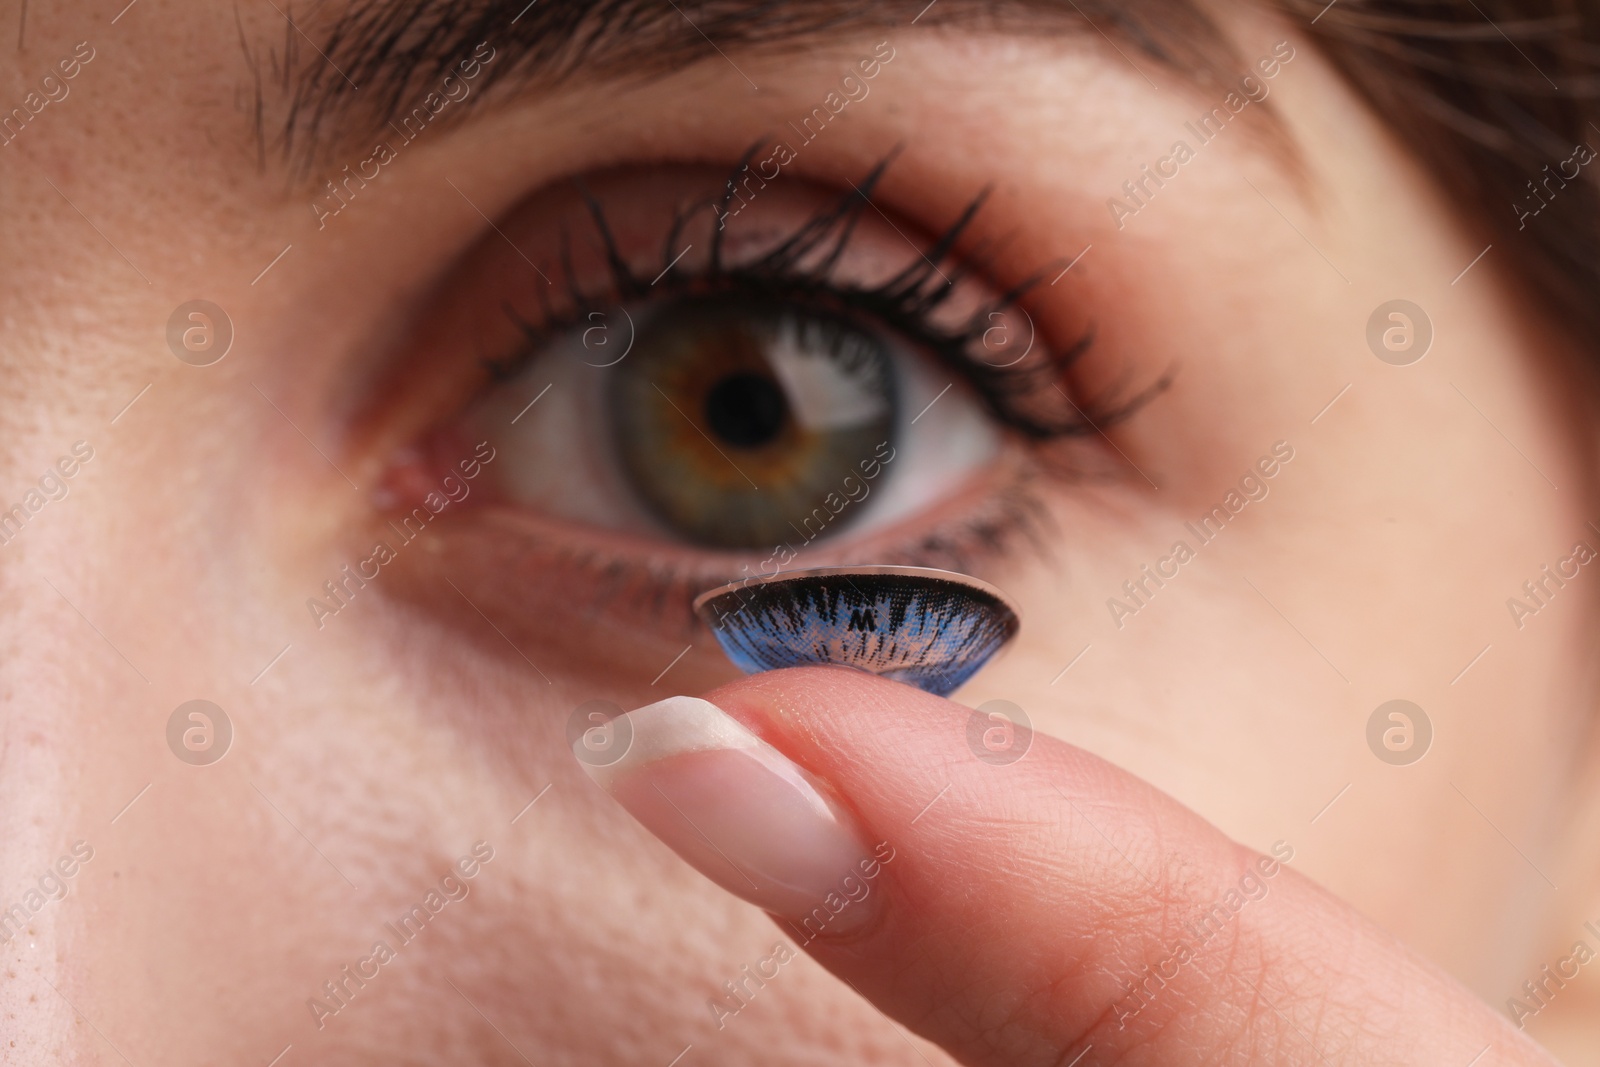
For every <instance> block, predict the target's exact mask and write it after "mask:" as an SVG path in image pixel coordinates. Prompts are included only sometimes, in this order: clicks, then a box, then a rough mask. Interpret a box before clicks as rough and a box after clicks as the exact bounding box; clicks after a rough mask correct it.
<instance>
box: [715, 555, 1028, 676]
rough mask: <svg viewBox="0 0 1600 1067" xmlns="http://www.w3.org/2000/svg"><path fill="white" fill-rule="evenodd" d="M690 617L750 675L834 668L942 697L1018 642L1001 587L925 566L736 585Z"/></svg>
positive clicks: (805, 574)
mask: <svg viewBox="0 0 1600 1067" xmlns="http://www.w3.org/2000/svg"><path fill="white" fill-rule="evenodd" d="M694 608H695V611H696V613H697V614H698V615H699V616H700V618H701V619H703V620H704V621H705V622H706V624H707V625H709V626H710V627H711V630H712V632H713V633H715V634H716V635H717V641H718V642H719V643H720V644H721V645H722V649H723V651H724V652H726V653H727V654H728V658H729V659H731V660H732V661H733V662H734V665H735V666H737V667H738V668H739V669H740V670H742V671H745V672H747V673H752V674H753V673H755V672H756V671H770V670H776V669H778V668H780V667H801V666H808V665H816V664H834V665H837V666H842V667H855V668H857V669H859V670H863V671H867V672H869V673H871V674H877V675H881V676H883V677H885V678H892V679H894V680H895V681H899V682H905V683H907V684H909V685H914V686H916V687H917V688H918V689H923V690H926V691H927V692H929V693H935V694H937V695H939V696H944V695H946V694H948V693H951V692H953V691H954V690H955V689H957V688H958V687H959V686H960V685H961V683H963V682H965V681H966V680H967V679H968V678H970V677H972V675H974V674H975V673H977V671H978V669H979V668H981V667H982V666H983V665H984V664H985V663H987V662H988V661H989V659H990V657H992V656H993V655H994V654H995V653H996V652H997V651H999V650H1000V647H1001V646H1002V645H1004V644H1005V643H1006V642H1007V641H1009V640H1011V638H1012V637H1014V636H1016V633H1017V628H1018V626H1019V625H1020V622H1019V620H1018V618H1017V612H1016V609H1015V608H1013V607H1012V606H1011V604H1010V602H1009V601H1008V600H1007V599H1006V597H1005V595H1004V594H1002V593H1001V592H1000V591H999V590H998V589H995V588H994V587H993V586H991V585H988V584H987V583H984V582H980V581H978V580H977V579H976V578H970V577H968V576H967V575H964V574H957V573H955V572H954V571H942V570H934V569H932V568H927V567H865V568H856V569H850V568H829V569H825V570H809V571H796V572H793V573H790V574H780V575H776V576H773V577H770V578H754V579H750V580H747V581H740V582H734V583H732V584H731V585H725V586H722V587H720V588H717V589H712V590H710V591H709V592H706V593H702V594H701V595H700V596H699V597H697V598H696V599H695V602H694Z"/></svg>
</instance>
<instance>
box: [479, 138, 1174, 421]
mask: <svg viewBox="0 0 1600 1067" xmlns="http://www.w3.org/2000/svg"><path fill="white" fill-rule="evenodd" d="M760 148H761V146H760V145H757V146H755V147H754V148H752V149H751V150H750V151H749V152H747V153H746V156H745V158H744V160H743V161H742V162H741V164H740V166H738V167H736V168H735V169H734V170H733V172H732V175H731V176H730V177H729V178H728V179H727V180H726V182H725V183H724V188H723V190H722V192H721V193H720V195H718V196H709V197H708V196H702V197H700V198H698V199H693V200H691V201H690V202H689V203H688V204H687V206H679V207H678V208H676V209H675V210H674V211H673V215H672V218H671V221H670V224H669V225H667V226H666V227H665V235H664V238H663V239H662V242H661V246H660V252H659V254H658V255H657V256H655V257H653V258H652V259H650V260H648V261H646V262H644V263H643V264H639V263H638V258H637V256H630V255H629V254H628V250H627V249H624V248H623V247H621V246H620V244H619V242H618V240H617V237H616V236H615V229H614V227H613V225H612V223H611V221H610V218H609V211H608V208H607V206H606V204H605V203H604V201H603V200H602V198H601V197H600V196H597V195H595V194H594V193H592V192H591V191H590V190H589V189H588V188H587V187H585V186H583V185H582V184H581V183H580V184H579V185H578V191H579V193H580V195H581V197H582V200H583V204H584V207H585V210H586V212H587V215H588V225H587V227H585V228H586V229H587V230H588V231H590V236H592V237H593V239H594V240H595V241H597V242H598V243H599V245H600V249H601V252H602V255H603V260H604V263H605V267H606V280H605V285H604V287H603V288H602V289H601V290H599V291H591V289H590V288H589V287H586V285H585V284H584V283H583V281H582V280H581V279H580V278H579V274H578V271H577V270H576V269H575V268H574V266H573V249H572V243H571V242H572V238H571V230H570V229H569V228H568V227H565V226H564V227H563V228H562V238H561V243H562V249H561V255H560V262H561V267H560V270H559V272H557V273H556V277H558V278H559V279H560V281H559V282H558V283H557V284H558V285H559V289H558V290H557V291H556V292H555V293H554V295H553V294H552V287H551V286H541V285H533V286H531V291H532V295H533V297H534V298H535V300H536V302H537V303H538V305H539V310H538V312H537V314H533V315H526V316H525V315H524V314H523V313H522V312H521V311H519V310H518V309H517V307H516V306H515V305H514V304H513V305H512V306H509V307H508V308H507V312H508V314H510V315H511V316H512V318H513V320H514V321H515V323H516V325H517V327H518V329H519V330H520V331H521V333H522V335H523V343H522V344H521V345H520V346H518V349H517V351H516V352H514V353H513V354H511V355H510V356H508V357H505V358H502V359H498V360H488V361H486V362H487V363H488V366H489V369H490V372H491V374H492V376H493V378H494V379H495V380H496V381H505V380H508V379H510V378H512V377H515V376H516V375H517V374H519V373H520V372H521V371H523V370H524V369H526V368H527V367H528V366H529V365H530V364H533V363H534V362H536V361H537V360H539V359H540V358H542V356H543V353H544V352H545V351H546V350H547V349H548V348H550V346H551V345H552V344H554V343H556V342H557V341H558V340H559V339H560V338H561V337H562V336H563V335H567V334H571V333H573V332H575V331H576V332H578V333H580V334H581V333H583V332H584V331H585V330H592V329H593V324H594V323H595V322H597V321H610V320H614V319H615V316H616V312H617V309H618V307H619V306H621V307H625V306H628V305H629V304H638V303H640V302H643V301H649V302H651V303H654V304H657V305H663V304H667V305H670V304H671V303H672V302H674V301H676V300H680V299H684V298H693V299H700V300H704V299H708V298H721V299H726V300H728V301H733V302H742V303H750V304H758V305H763V306H779V305H789V306H797V307H804V308H812V309H816V310H817V311H819V312H822V313H826V314H830V315H833V316H836V317H839V318H841V319H844V320H847V321H854V322H856V323H858V324H860V325H862V326H870V327H876V328H878V329H881V330H886V331H889V332H891V333H893V334H894V335H895V336H897V337H898V338H900V339H902V340H903V341H905V342H906V343H907V344H909V345H910V346H912V347H915V348H916V349H918V350H919V351H921V352H922V353H924V358H930V359H931V360H932V361H933V362H934V363H936V364H937V365H938V366H940V367H942V368H944V369H946V370H948V371H950V372H952V373H954V374H956V375H958V376H959V377H960V379H961V380H962V381H963V382H964V383H965V384H966V385H967V386H968V387H969V388H970V389H971V390H972V391H973V392H974V393H975V394H976V396H977V397H978V398H979V399H980V401H981V402H982V403H983V405H984V407H985V408H986V409H987V410H988V411H989V413H990V414H991V415H992V416H993V417H994V418H995V419H996V420H997V421H998V422H999V423H1000V424H1001V425H1002V426H1004V427H1006V428H1007V429H1009V430H1011V431H1012V432H1013V433H1015V434H1017V435H1018V436H1020V437H1022V438H1024V439H1027V440H1030V441H1036V442H1046V441H1051V440H1055V439H1059V438H1063V437H1074V436H1088V435H1093V434H1097V433H1099V432H1100V430H1101V429H1103V428H1104V427H1106V426H1109V425H1114V424H1116V423H1117V422H1119V421H1121V420H1123V419H1125V418H1127V417H1128V415H1130V414H1132V413H1133V411H1135V410H1136V409H1137V408H1138V407H1139V406H1141V405H1142V404H1143V403H1144V402H1145V400H1147V399H1149V397H1150V396H1151V395H1153V393H1154V391H1155V390H1154V389H1150V390H1145V391H1142V392H1140V393H1137V394H1135V395H1132V396H1127V397H1124V398H1122V399H1120V400H1118V399H1115V398H1112V399H1101V400H1089V399H1084V400H1082V401H1081V402H1074V401H1072V400H1070V399H1068V398H1067V396H1065V395H1064V394H1063V393H1061V392H1060V391H1058V389H1056V388H1052V386H1054V385H1058V384H1059V383H1061V382H1063V381H1065V378H1066V375H1067V373H1068V371H1069V370H1070V368H1071V367H1072V366H1073V364H1074V363H1076V362H1077V361H1078V360H1079V359H1081V358H1083V357H1084V356H1086V355H1087V354H1088V352H1089V350H1090V348H1091V346H1092V344H1093V336H1092V333H1089V334H1084V335H1082V336H1079V337H1076V338H1074V339H1073V340H1071V341H1069V342H1067V343H1065V344H1057V343H1054V342H1052V341H1050V340H1049V339H1047V338H1044V337H1040V336H1037V332H1036V331H1035V330H1034V328H1033V325H1032V320H1031V318H1030V317H1029V316H1028V315H1027V314H1026V313H1025V312H1024V311H1023V310H1022V308H1021V303H1020V302H1021V301H1022V299H1023V298H1024V297H1025V296H1027V295H1028V294H1029V293H1030V292H1031V291H1033V290H1034V289H1035V288H1037V287H1038V286H1039V285H1041V284H1042V283H1043V282H1044V281H1045V279H1047V278H1048V277H1050V276H1051V274H1052V273H1053V271H1054V269H1056V268H1059V267H1061V266H1064V265H1065V264H1064V263H1058V264H1054V265H1053V266H1051V265H1047V266H1046V267H1045V268H1042V269H1040V270H1039V271H1037V272H1035V273H1034V274H1032V275H1030V276H1029V277H1027V278H1026V279H1024V280H1023V281H1022V282H1020V283H1019V284H1017V285H1014V286H1012V287H1010V288H1009V289H1007V290H1005V291H1003V292H998V293H995V294H993V295H990V296H988V297H987V298H983V299H975V298H974V296H973V292H972V290H973V289H974V288H975V287H980V286H981V285H982V284H983V279H984V278H985V277H987V276H988V275H989V274H990V273H991V271H990V266H991V263H990V262H989V260H990V258H991V257H992V256H993V254H994V253H995V252H996V248H995V247H994V246H993V245H992V244H979V245H978V247H976V248H974V249H972V250H971V251H970V252H969V253H966V254H963V255H959V256H958V255H957V254H956V252H955V250H956V249H957V247H958V246H959V245H960V243H961V242H962V241H963V239H964V238H965V237H966V236H967V234H968V232H969V231H970V230H971V228H972V226H973V223H974V221H975V220H976V219H977V217H978V215H979V213H980V212H981V211H982V209H983V206H984V203H985V201H986V200H987V197H988V194H987V192H980V193H979V194H978V195H976V196H975V197H974V198H973V199H972V200H971V201H970V202H969V203H968V204H967V207H966V208H965V209H964V210H963V211H962V212H961V214H960V215H959V216H958V217H957V218H956V219H955V221H954V222H952V223H951V224H950V225H949V226H948V227H946V229H945V230H944V231H943V232H942V233H940V234H938V235H936V236H935V237H933V238H932V239H931V240H930V241H929V242H928V243H927V244H926V246H924V247H920V248H916V247H913V248H911V249H908V250H907V254H906V256H905V258H904V262H903V265H902V266H901V267H900V269H898V270H896V271H893V272H892V273H890V274H889V275H888V276H887V277H885V278H883V279H881V280H878V281H876V282H875V283H872V284H863V283H861V282H859V281H856V280H852V279H850V278H849V277H847V274H848V272H847V271H845V270H843V269H842V265H843V264H844V263H845V262H847V256H848V255H849V254H850V252H851V251H852V244H853V242H855V241H856V240H857V238H858V236H859V233H860V231H861V229H862V228H863V224H864V222H871V221H872V220H873V219H874V218H875V217H876V215H877V208H876V205H875V204H874V202H873V201H872V199H871V198H872V196H873V194H874V193H875V192H877V190H878V187H879V185H880V184H881V182H882V179H883V177H884V175H885V173H886V172H887V170H888V169H889V167H890V166H891V165H892V163H893V161H894V156H893V155H891V156H889V157H888V158H885V159H884V160H882V161H881V162H880V163H878V164H877V166H876V167H874V168H873V169H872V170H871V171H870V172H869V173H868V174H867V175H866V176H865V177H863V178H862V179H861V180H860V181H859V182H857V183H854V185H853V186H852V188H851V190H850V191H849V192H846V193H840V194H837V195H835V196H834V197H832V198H829V199H826V200H823V201H822V202H821V203H819V204H818V205H817V206H816V207H815V208H814V210H813V213H812V214H811V215H810V216H809V217H804V218H802V219H800V220H799V221H798V222H796V221H794V220H792V219H791V220H789V221H787V222H786V223H784V225H785V226H786V227H787V230H786V231H779V233H778V234H777V235H776V236H775V237H771V238H769V239H768V240H767V241H766V242H765V244H767V246H768V247H766V248H765V250H764V251H762V252H761V253H760V254H758V255H754V256H749V257H739V256H736V255H733V254H731V253H730V242H729V239H728V235H729V232H730V231H728V230H726V229H725V228H724V226H723V223H724V222H725V221H726V220H727V219H728V218H729V217H730V216H729V204H730V203H731V201H732V198H733V196H734V193H735V184H734V178H735V177H737V176H738V174H739V173H740V171H741V170H742V169H743V167H744V166H745V165H747V164H748V161H749V160H750V159H751V158H754V156H755V155H756V154H758V153H759V151H760ZM797 181H798V179H797ZM712 223H715V225H712ZM697 230H698V231H701V233H700V237H701V240H703V241H704V242H705V243H706V244H707V245H708V246H709V247H708V249H707V251H706V254H705V255H704V256H703V257H694V258H690V259H686V258H685V256H684V255H683V252H684V251H685V250H686V249H685V243H686V236H685V235H686V234H690V233H692V232H695V231H697ZM695 243H697V242H689V243H688V246H689V247H690V248H692V247H694V245H695ZM592 285H593V283H592V282H591V283H590V286H592ZM1157 388H1159V386H1158V387H1157Z"/></svg>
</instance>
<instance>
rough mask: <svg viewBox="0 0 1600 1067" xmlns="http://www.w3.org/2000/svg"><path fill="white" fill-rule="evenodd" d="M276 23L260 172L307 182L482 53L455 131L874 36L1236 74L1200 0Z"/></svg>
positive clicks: (360, 9) (771, 5)
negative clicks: (1005, 37) (1076, 52)
mask: <svg viewBox="0 0 1600 1067" xmlns="http://www.w3.org/2000/svg"><path fill="white" fill-rule="evenodd" d="M274 7H277V5H274ZM277 10H278V12H279V13H280V14H282V15H283V17H284V21H285V25H284V34H285V36H284V41H283V45H282V47H281V52H272V53H270V54H269V55H270V59H271V67H272V68H273V70H274V72H275V74H276V75H277V78H276V79H275V81H276V84H275V85H268V84H267V83H266V82H265V80H264V79H263V77H262V68H261V60H262V56H261V55H260V53H259V52H258V51H256V50H253V49H252V48H251V47H250V44H249V41H248V39H247V38H246V37H245V34H244V31H243V28H242V26H241V29H240V41H241V45H242V46H243V47H244V50H245V54H246V59H247V62H249V64H250V66H251V68H252V73H253V74H254V90H255V107H254V109H253V114H254V120H255V132H256V140H257V147H258V154H259V156H260V162H261V164H262V166H263V167H265V165H266V163H267V160H268V157H269V156H270V155H274V154H276V155H278V156H280V157H281V158H282V160H283V161H284V162H286V163H287V164H288V166H289V167H290V170H291V172H292V173H295V174H297V175H299V176H302V177H303V176H305V175H306V174H309V172H310V171H311V170H312V169H313V168H314V167H315V166H316V164H317V163H318V162H319V161H321V160H323V159H326V158H327V157H328V155H329V154H330V153H331V152H333V151H335V150H337V149H340V148H344V147H347V146H351V145H354V144H359V143H361V142H362V141H365V140H369V139H370V138H371V137H373V136H384V135H385V134H384V132H383V131H385V130H386V129H389V128H392V127H391V126H390V124H391V123H392V122H393V121H394V120H395V119H396V118H397V117H399V116H401V115H405V114H408V113H410V112H411V111H412V109H413V108H414V107H415V106H416V105H417V104H418V103H420V102H421V100H422V98H424V97H425V96H426V94H427V93H428V92H429V91H430V90H433V91H437V87H438V86H439V85H441V84H442V83H443V81H444V79H445V78H447V77H451V76H452V75H454V76H456V77H457V79H458V80H459V77H460V71H461V64H462V63H463V62H466V61H469V60H470V59H471V57H472V56H473V53H474V50H475V49H477V48H478V47H479V46H480V45H481V44H487V45H488V46H489V47H490V48H492V49H493V50H494V56H495V60H494V62H492V63H488V64H484V65H483V66H482V68H481V71H480V75H479V77H477V79H476V81H477V84H476V85H474V86H473V87H472V92H471V93H470V94H469V95H467V96H466V98H465V99H464V100H463V101H462V103H463V105H466V106H463V107H457V108H454V114H453V116H452V121H457V120H459V118H460V116H461V115H462V114H464V113H465V112H466V111H467V110H469V109H470V108H476V107H478V106H480V105H479V101H481V100H482V99H483V97H484V96H485V95H487V94H485V93H484V92H483V90H485V89H487V88H488V87H489V86H490V85H493V84H506V85H508V86H515V87H517V88H519V89H521V90H525V91H527V90H536V89H539V88H552V87H555V86H558V85H571V84H580V83H581V82H582V81H583V80H595V81H618V80H620V81H636V82H648V81H651V80H654V79H658V78H661V77H663V76H665V75H668V74H670V73H672V72H673V71H675V70H680V69H683V68H685V67H688V66H690V65H693V64H697V63H700V62H704V61H706V60H718V59H719V56H720V59H721V60H725V61H726V62H728V63H729V64H730V65H732V66H734V68H735V69H738V64H737V62H736V59H735V56H737V55H738V54H740V53H745V52H749V51H752V50H763V51H769V52H771V51H777V52H783V51H795V50H800V49H805V48H810V47H814V46H817V45H819V44H823V43H826V42H829V41H832V40H837V39H842V38H845V37H848V36H850V35H852V34H860V33H863V32H866V31H878V32H884V33H893V32H896V31H899V32H912V31H915V30H921V29H925V28H928V27H932V26H942V27H951V26H956V27H961V28H964V29H970V30H973V31H976V32H990V33H1001V34H1004V33H1022V32H1026V33H1029V34H1034V35H1037V34H1041V33H1042V34H1051V35H1068V34H1078V35H1084V34H1088V35H1095V34H1098V35H1100V36H1102V37H1104V38H1105V40H1106V41H1108V42H1109V43H1110V44H1111V45H1112V46H1113V47H1115V48H1116V49H1117V51H1118V52H1120V53H1121V54H1122V57H1123V59H1124V60H1126V61H1127V62H1128V63H1129V64H1130V65H1132V66H1134V68H1135V69H1136V70H1138V71H1139V73H1140V74H1141V75H1143V76H1144V77H1145V78H1146V80H1149V75H1148V74H1147V73H1146V72H1145V69H1144V67H1143V66H1141V65H1140V64H1139V63H1138V62H1136V61H1135V60H1134V58H1133V56H1130V54H1129V52H1128V51H1127V50H1125V49H1126V48H1131V50H1132V52H1133V53H1134V55H1137V56H1139V57H1141V58H1142V59H1146V60H1150V61H1153V62H1154V64H1156V65H1157V66H1159V67H1160V68H1162V69H1164V70H1166V71H1172V72H1177V73H1178V74H1180V75H1181V76H1182V77H1183V78H1184V79H1185V80H1187V81H1190V82H1193V83H1196V84H1199V85H1202V86H1203V85H1206V84H1211V83H1214V84H1215V85H1218V86H1220V85H1223V84H1225V83H1226V82H1227V81H1228V80H1229V75H1228V71H1230V70H1231V69H1232V68H1233V66H1236V65H1237V59H1236V56H1235V53H1234V50H1233V48H1232V47H1231V45H1230V44H1229V43H1228V41H1227V40H1226V38H1225V37H1224V36H1223V34H1222V32H1221V31H1220V30H1219V29H1218V28H1217V26H1216V25H1215V24H1214V23H1213V22H1212V21H1211V19H1210V18H1209V17H1208V16H1206V15H1205V14H1204V13H1203V12H1201V10H1200V9H1199V8H1198V7H1197V6H1196V5H1195V3H1194V0H933V2H931V3H929V2H928V0H881V2H876V3H873V2H863V0H854V2H851V0H347V2H345V3H342V4H341V3H339V2H337V0H334V2H330V3H327V4H326V5H319V7H318V8H317V9H314V10H313V11H312V12H311V13H310V14H309V15H302V16H301V17H300V18H298V19H296V18H295V17H294V15H293V13H292V12H289V11H287V10H286V9H285V8H281V7H277ZM739 73H740V75H741V76H744V77H745V80H746V81H749V78H748V77H747V76H745V75H744V72H743V71H742V70H740V71H739ZM1151 84H1152V85H1154V84H1155V83H1154V82H1151ZM752 85H754V83H752ZM269 90H275V91H276V92H278V93H280V94H281V100H280V101H279V102H278V103H277V104H276V105H275V106H274V107H273V108H272V109H271V110H272V111H273V112H274V113H281V114H282V116H283V125H282V129H281V132H280V133H278V134H277V135H276V136H275V137H272V138H269V137H268V134H267V118H266V116H267V115H268V113H269V107H268V103H267V94H268V92H269ZM752 91H754V90H752ZM502 95H503V94H502Z"/></svg>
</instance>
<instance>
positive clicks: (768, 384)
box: [705, 374, 789, 448]
mask: <svg viewBox="0 0 1600 1067" xmlns="http://www.w3.org/2000/svg"><path fill="white" fill-rule="evenodd" d="M705 416H706V422H707V423H708V424H709V425H710V427H711V429H712V431H713V432H714V433H715V434H716V435H717V436H718V437H720V438H722V439H723V440H724V441H726V442H728V443H729V444H731V445H734V446H736V447H738V448H755V447H756V446H758V445H764V444H766V443H767V442H769V441H771V440H773V439H774V438H775V437H777V436H778V433H779V431H781V430H782V429H783V424H784V421H785V420H786V419H787V418H788V416H789V402H788V401H787V400H786V399H784V395H783V389H782V388H781V387H780V386H779V385H778V383H777V382H775V381H773V380H772V379H771V378H768V377H766V376H764V375H760V374H730V375H729V376H728V377H726V378H724V379H722V380H721V381H720V382H718V383H717V384H716V385H714V386H712V387H711V391H710V392H709V393H707V394H706V410H705Z"/></svg>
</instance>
